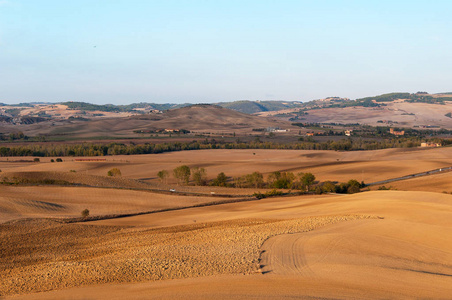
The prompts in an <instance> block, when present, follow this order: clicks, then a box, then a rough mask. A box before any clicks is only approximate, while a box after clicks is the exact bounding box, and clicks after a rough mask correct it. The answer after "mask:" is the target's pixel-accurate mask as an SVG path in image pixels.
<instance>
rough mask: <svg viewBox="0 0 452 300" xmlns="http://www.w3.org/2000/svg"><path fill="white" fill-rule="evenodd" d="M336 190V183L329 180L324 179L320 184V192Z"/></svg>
mask: <svg viewBox="0 0 452 300" xmlns="http://www.w3.org/2000/svg"><path fill="white" fill-rule="evenodd" d="M335 191H336V185H335V184H334V183H332V182H331V181H325V182H324V183H323V184H322V192H323V193H334V192H335Z"/></svg>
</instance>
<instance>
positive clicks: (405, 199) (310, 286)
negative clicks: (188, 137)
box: [1, 191, 452, 299]
mask: <svg viewBox="0 0 452 300" xmlns="http://www.w3.org/2000/svg"><path fill="white" fill-rule="evenodd" d="M451 201H452V196H451V195H444V194H438V193H428V192H400V191H375V192H367V193H362V194H355V195H345V196H323V197H320V198H314V199H312V198H310V197H299V198H279V199H278V198H275V199H265V200H261V201H256V202H254V203H253V205H252V204H251V203H249V202H248V203H234V204H225V205H223V209H222V210H223V211H224V212H225V213H224V214H216V215H215V214H214V215H212V210H217V209H218V207H204V208H194V209H190V210H188V211H187V212H186V216H187V217H188V218H191V219H192V220H191V221H189V220H188V219H183V220H180V219H178V218H174V215H172V213H174V212H169V213H168V214H169V215H167V216H165V215H166V214H167V213H160V219H164V218H167V220H168V222H171V223H172V226H166V225H165V226H164V227H158V225H157V224H154V225H157V227H153V226H154V225H153V224H152V219H154V216H153V215H148V216H147V217H148V218H149V220H150V221H149V222H148V226H149V227H148V226H144V227H142V222H141V220H139V219H136V218H137V217H131V218H132V219H133V218H135V221H136V223H135V226H139V227H134V226H133V224H129V226H122V225H120V223H118V225H114V220H111V221H110V222H113V223H110V225H105V224H102V222H105V221H100V223H98V224H96V225H93V224H89V225H88V224H58V223H54V222H51V221H15V222H9V223H6V224H4V225H2V227H1V229H2V235H3V236H4V234H5V232H6V233H7V234H8V236H9V238H8V243H11V244H12V245H14V244H16V243H18V241H20V242H21V244H23V247H21V248H20V249H16V250H14V251H11V250H9V249H11V248H12V247H11V246H10V245H8V244H5V245H4V246H3V248H2V253H5V255H2V257H4V260H3V261H2V264H3V265H5V266H8V267H9V268H10V269H9V270H8V272H6V273H5V272H3V274H2V277H1V278H2V281H3V282H2V286H3V287H4V290H3V294H4V295H8V294H17V293H30V292H37V291H46V290H58V289H62V288H68V287H71V286H74V287H75V286H83V285H91V287H84V288H83V287H82V288H71V289H63V290H60V291H53V292H47V293H38V294H36V293H33V294H28V295H26V294H23V295H20V297H18V298H21V299H61V298H71V299H84V298H86V297H88V298H113V299H117V298H120V297H126V298H128V299H139V298H142V297H151V296H152V297H153V298H156V299H165V298H167V299H168V298H171V299H177V298H178V299H187V298H206V297H207V298H209V295H210V296H212V295H215V298H219V299H230V298H233V299H244V298H247V297H258V298H263V299H266V298H267V299H270V298H272V297H279V298H281V297H295V296H296V297H325V298H330V297H334V298H341V299H346V298H361V297H365V298H388V297H395V298H400V297H402V298H413V297H421V298H425V297H429V298H447V296H448V295H449V294H450V293H451V292H452V279H451V278H452V276H451V274H452V265H451V264H450V262H451V261H452V244H451V242H450V241H451V240H452V235H451V233H450V232H451V231H450V228H451V226H452V221H451V220H452V219H451V218H450V217H451V214H452V202H451ZM242 206H244V207H242ZM259 213H261V218H259V219H254V218H253V217H254V216H255V215H256V214H259ZM314 216H315V217H314ZM203 217H204V218H203ZM231 217H232V218H233V219H229V220H228V218H231ZM170 220H172V221H170ZM193 220H198V221H197V222H194V221H193ZM207 220H209V221H207ZM117 221H118V222H121V220H120V219H118V220H117ZM201 221H202V222H201ZM204 221H206V222H204ZM33 222H38V223H37V224H33ZM82 227H83V230H82ZM34 228H36V229H34ZM37 228H39V230H37ZM147 228H150V229H147ZM151 228H153V229H151ZM30 230H31V231H34V232H35V234H33V235H24V231H25V232H29V231H30ZM80 232H83V234H82V235H80ZM297 232H301V233H297ZM303 232H304V233H303ZM101 233H102V234H101ZM288 233H297V234H288ZM272 236H274V237H272ZM38 241H39V242H38ZM69 241H70V242H69ZM27 245H29V246H27ZM31 245H33V247H32V248H30V247H31ZM53 245H54V246H53ZM69 245H70V246H69ZM68 247H70V248H68ZM48 249H52V250H53V251H52V253H53V254H52V256H51V257H49V256H48V254H47V253H48V252H47V251H48ZM11 256H13V257H15V259H14V261H13V262H11V258H10V257H11ZM253 273H254V274H253ZM222 274H226V276H223V275H222ZM227 274H249V275H246V276H243V275H242V276H231V275H227ZM206 275H209V277H204V276H206ZM198 276H203V277H204V278H200V279H199V280H197V279H194V278H195V277H198ZM170 278H172V279H178V280H171V281H169V282H166V281H163V282H158V281H156V282H153V281H154V280H160V279H170ZM180 278H191V279H187V280H185V279H184V280H181V279H180ZM140 281H150V282H147V283H140V284H136V283H133V284H130V283H128V284H125V283H123V284H121V285H118V283H121V282H140ZM100 283H102V284H101V285H97V284H100ZM107 283H108V284H107ZM231 287H233V288H232V289H231ZM325 287H326V288H325ZM13 298H17V297H12V298H11V299H13ZM6 299H9V297H6Z"/></svg>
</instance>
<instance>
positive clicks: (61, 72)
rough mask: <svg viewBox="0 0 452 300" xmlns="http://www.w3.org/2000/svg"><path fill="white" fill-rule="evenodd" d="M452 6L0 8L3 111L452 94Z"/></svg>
mask: <svg viewBox="0 0 452 300" xmlns="http://www.w3.org/2000/svg"><path fill="white" fill-rule="evenodd" d="M451 12H452V1H449V0H448V1H434V0H430V1H415V0H411V1H396V0H393V1H384V0H379V1H364V0H363V1H339V0H338V1H321V0H319V1H312V0H310V1H302V0H300V1H295V0H293V1H289V0H286V1H284V0H279V1H265V0H261V1H257V0H255V1H251V0H248V1H247V0H241V1H235V0H210V1H207V0H204V1H201V0H197V1H189V0H186V1H182V0H179V1H177V0H160V1H152V0H149V1H144V0H143V1H138V0H127V1H125V0H124V1H123V0H111V1H106V0H90V1H88V0H77V1H61V0H59V1H56V0H54V1H52V0H42V1H40V0H0V102H5V103H18V102H30V101H50V102H58V101H67V100H72V101H86V102H91V103H99V104H100V103H113V104H126V103H132V102H142V101H144V102H158V103H164V102H175V103H178V102H194V103H195V102H217V101H233V100H242V99H250V100H258V99H259V100H276V99H282V100H296V101H308V100H312V99H318V98H324V97H327V96H341V97H348V98H352V99H355V98H359V97H364V96H371V95H376V94H382V93H387V92H395V91H401V92H417V91H428V92H432V93H437V92H452V75H451V74H452V73H451V72H452V55H451V53H452V38H451V37H452V18H451V17H450V14H451Z"/></svg>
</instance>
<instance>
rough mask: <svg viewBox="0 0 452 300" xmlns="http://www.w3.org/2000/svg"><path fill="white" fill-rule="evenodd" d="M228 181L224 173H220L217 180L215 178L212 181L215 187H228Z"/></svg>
mask: <svg viewBox="0 0 452 300" xmlns="http://www.w3.org/2000/svg"><path fill="white" fill-rule="evenodd" d="M227 181H228V177H227V176H226V174H224V173H223V172H221V173H219V174H218V175H217V178H215V179H214V180H213V181H212V185H214V186H226V182H227Z"/></svg>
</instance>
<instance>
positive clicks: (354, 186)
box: [347, 179, 361, 194]
mask: <svg viewBox="0 0 452 300" xmlns="http://www.w3.org/2000/svg"><path fill="white" fill-rule="evenodd" d="M347 185H348V188H347V193H348V194H354V193H359V192H360V188H361V184H360V183H359V182H358V180H355V179H350V180H349V181H348V182H347Z"/></svg>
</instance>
